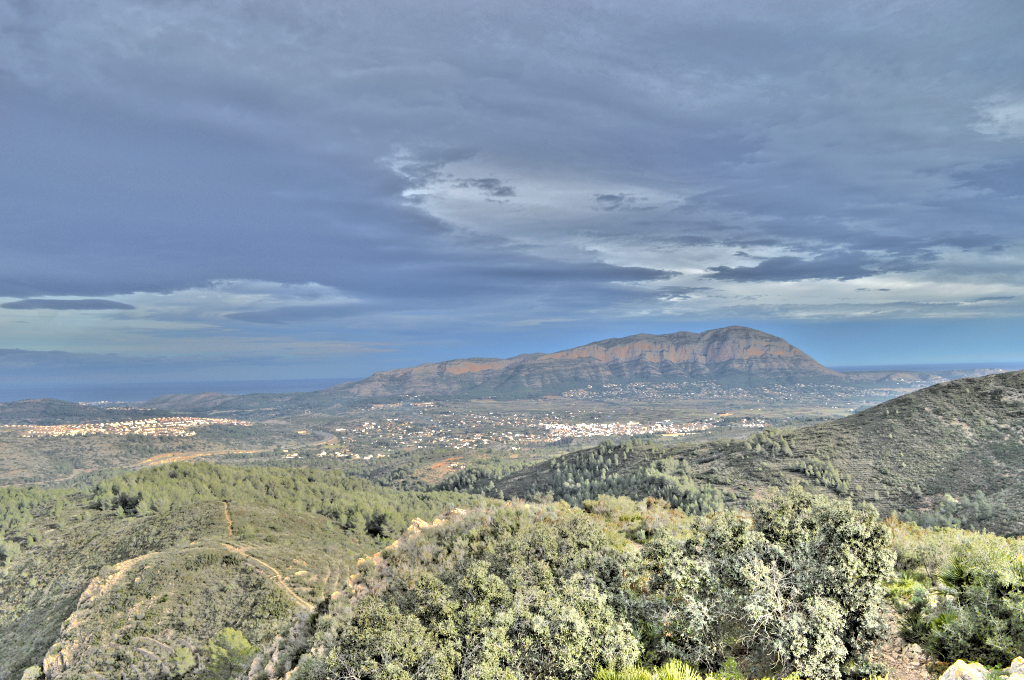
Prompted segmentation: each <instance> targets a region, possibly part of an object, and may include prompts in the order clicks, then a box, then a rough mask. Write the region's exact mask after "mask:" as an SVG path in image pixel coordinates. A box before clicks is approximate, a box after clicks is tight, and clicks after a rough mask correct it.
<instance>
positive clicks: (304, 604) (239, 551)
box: [221, 543, 316, 611]
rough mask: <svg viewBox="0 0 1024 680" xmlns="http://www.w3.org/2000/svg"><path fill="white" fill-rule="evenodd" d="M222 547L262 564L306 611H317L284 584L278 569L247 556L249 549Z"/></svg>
mask: <svg viewBox="0 0 1024 680" xmlns="http://www.w3.org/2000/svg"><path fill="white" fill-rule="evenodd" d="M221 545H222V546H224V547H225V548H227V549H228V550H230V551H231V552H236V553H238V554H239V555H241V556H242V557H244V558H246V559H247V560H252V561H253V562H256V563H258V564H261V565H263V566H264V567H266V568H267V569H269V570H270V571H272V572H274V576H276V577H277V582H278V583H279V584H280V586H281V587H282V588H284V589H285V590H286V591H287V592H288V594H289V595H291V596H292V597H293V598H295V601H296V602H298V603H299V604H301V605H302V606H303V607H305V608H306V609H308V610H310V611H313V610H314V609H316V607H314V606H313V605H312V604H310V603H309V602H306V601H305V600H304V599H302V598H301V597H300V596H299V594H298V593H296V592H295V591H294V590H292V589H291V586H289V585H288V584H287V583H285V582H284V577H283V576H281V572H279V571H278V570H277V569H274V568H273V567H272V566H270V565H269V564H267V563H266V562H264V561H263V560H261V559H259V558H257V557H253V556H252V555H248V554H246V552H245V551H246V550H249V548H245V547H243V548H236V547H235V546H233V545H228V544H227V543H221Z"/></svg>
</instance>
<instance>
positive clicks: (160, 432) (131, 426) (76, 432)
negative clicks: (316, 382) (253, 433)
mask: <svg viewBox="0 0 1024 680" xmlns="http://www.w3.org/2000/svg"><path fill="white" fill-rule="evenodd" d="M208 425H242V426H244V427H249V426H251V425H252V423H250V422H248V421H246V420H232V419H229V418H189V417H184V416H174V417H169V418H149V419H147V420H126V421H121V422H113V423H79V424H75V425H34V426H32V427H29V428H26V427H25V426H23V425H0V427H4V428H16V429H18V430H24V432H21V433H20V435H19V436H22V437H77V436H82V435H90V434H113V435H121V436H125V435H130V434H134V435H142V436H144V437H194V436H195V435H196V432H195V429H194V428H197V427H206V426H208Z"/></svg>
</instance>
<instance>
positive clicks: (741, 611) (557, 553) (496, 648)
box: [298, 490, 893, 680]
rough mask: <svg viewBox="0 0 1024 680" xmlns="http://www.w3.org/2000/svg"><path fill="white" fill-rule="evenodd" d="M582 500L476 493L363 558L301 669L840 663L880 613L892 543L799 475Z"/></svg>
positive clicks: (825, 670) (760, 671)
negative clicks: (769, 489)
mask: <svg viewBox="0 0 1024 680" xmlns="http://www.w3.org/2000/svg"><path fill="white" fill-rule="evenodd" d="M585 507H586V511H583V510H579V509H574V508H570V507H569V506H568V505H566V504H564V503H558V504H554V505H546V506H540V507H532V508H531V507H529V506H508V507H505V508H500V509H494V508H491V509H484V510H478V511H476V512H474V513H471V514H470V515H469V516H467V517H466V518H464V519H461V520H459V521H453V522H450V523H448V524H445V525H443V526H440V527H435V528H430V529H426V530H424V531H423V533H422V534H421V535H418V536H415V537H407V538H405V539H403V540H402V541H400V542H399V544H397V545H396V546H395V547H393V548H390V549H388V550H385V551H384V552H383V553H382V554H381V555H380V557H379V559H377V560H372V561H367V562H364V563H363V565H362V568H361V572H360V575H359V577H358V579H357V582H356V591H357V592H359V593H362V594H363V597H362V598H361V599H359V600H358V602H357V604H356V605H355V606H354V608H353V609H352V611H351V612H345V613H341V615H335V616H334V617H333V618H332V617H326V618H325V620H327V621H328V624H327V625H324V626H322V627H321V629H320V631H319V632H318V633H317V638H318V639H317V641H316V642H315V643H314V645H313V646H314V648H316V647H320V648H322V649H324V650H325V652H324V653H323V654H311V655H307V656H306V658H305V659H304V660H303V661H302V663H301V664H300V666H299V668H300V674H299V676H298V678H299V679H301V680H305V679H310V680H312V679H320V678H324V679H326V678H338V677H345V678H357V679H366V680H369V679H371V678H374V679H376V678H414V677H431V678H435V677H436V678H452V679H453V680H454V679H462V678H471V677H473V678H476V677H482V678H507V679H509V680H512V679H518V678H552V679H553V678H559V679H561V678H566V679H568V678H573V679H575V678H579V679H581V680H583V679H588V678H591V677H593V676H594V674H595V673H597V672H598V671H599V670H600V669H605V670H603V671H601V672H602V673H603V674H604V675H603V676H602V677H608V678H613V677H616V678H617V677H623V678H625V677H633V676H631V675H629V674H630V673H634V671H630V670H629V669H630V668H631V667H632V666H633V664H634V663H636V662H637V661H640V660H643V661H645V662H646V663H648V664H652V663H653V664H662V663H665V662H671V660H672V659H677V660H682V661H685V662H686V663H687V664H689V665H690V666H692V667H694V668H700V669H701V671H702V672H704V673H707V672H718V673H723V672H726V671H728V669H729V668H730V664H731V665H732V668H733V670H734V671H735V672H734V673H733V675H732V676H730V675H729V674H728V673H726V674H725V675H720V676H717V677H723V678H724V677H733V676H735V677H739V675H738V674H739V673H740V672H742V673H744V674H748V675H749V674H756V675H757V676H758V677H760V676H762V675H769V674H773V675H774V674H786V673H791V672H795V673H797V674H799V676H800V677H804V678H816V679H817V678H838V677H840V676H841V675H842V674H843V673H844V672H845V673H846V674H847V675H855V674H856V673H857V672H858V668H860V669H861V670H863V663H864V660H865V655H866V652H867V651H868V649H869V646H870V644H871V642H872V641H873V640H875V639H876V638H877V637H879V636H880V634H881V633H882V632H883V630H884V629H883V626H882V625H881V621H880V617H879V605H880V603H881V597H882V588H881V582H882V580H883V579H884V578H885V577H887V576H888V575H889V574H890V573H891V570H892V563H893V554H892V550H891V549H890V548H889V547H888V545H889V543H888V535H887V532H886V530H885V528H884V527H883V526H882V525H881V524H880V523H878V522H877V516H876V514H875V512H874V510H872V509H870V508H854V507H852V506H851V505H850V504H849V503H848V502H840V501H836V500H830V499H824V498H820V497H814V496H810V495H808V494H806V493H803V492H801V491H797V490H794V491H792V492H790V493H789V494H788V495H785V496H778V497H773V498H771V499H769V500H767V501H764V502H763V503H761V504H760V505H758V506H756V507H755V508H754V510H753V513H752V515H751V516H743V515H739V514H736V513H726V512H723V513H717V514H715V515H712V516H710V517H706V518H688V517H685V516H682V515H680V514H679V513H678V512H677V511H674V510H670V509H669V506H668V504H667V503H664V502H662V501H654V500H649V501H648V502H639V503H637V502H633V501H629V500H628V499H624V498H620V499H611V498H608V497H602V498H600V499H597V500H596V501H590V502H588V503H586V506H585ZM628 540H634V541H640V542H644V543H645V545H643V547H642V549H641V550H640V551H639V552H638V551H637V550H636V548H635V547H631V546H635V544H631V543H629V542H628ZM671 667H672V668H675V669H676V670H677V671H679V672H683V671H682V670H680V669H682V668H683V666H681V665H679V664H678V663H676V664H675V665H673V666H671ZM665 668H668V667H665ZM634 670H635V669H634ZM636 672H639V671H636ZM673 672H675V671H673ZM616 673H619V674H618V675H616ZM659 673H660V674H659V675H658V677H665V678H669V677H675V676H672V675H671V674H669V675H665V674H664V673H661V671H659ZM665 673H668V671H665ZM636 677H640V676H636ZM646 677H650V675H649V674H648V676H646Z"/></svg>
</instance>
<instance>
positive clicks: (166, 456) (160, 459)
mask: <svg viewBox="0 0 1024 680" xmlns="http://www.w3.org/2000/svg"><path fill="white" fill-rule="evenodd" d="M260 451H261V449H256V450H254V451H196V452H190V451H189V452H186V451H180V452H178V453H161V454H160V455H158V456H153V457H152V458H147V459H146V460H144V461H142V462H141V463H136V464H135V465H134V466H133V467H147V466H149V465H164V464H166V463H183V462H187V461H191V460H195V459H196V458H203V457H205V456H223V455H225V454H228V453H260Z"/></svg>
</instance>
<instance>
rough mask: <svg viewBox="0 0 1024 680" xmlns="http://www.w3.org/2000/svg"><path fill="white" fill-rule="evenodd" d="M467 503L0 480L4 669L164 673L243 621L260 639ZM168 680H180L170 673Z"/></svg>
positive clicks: (278, 473) (348, 486)
mask: <svg viewBox="0 0 1024 680" xmlns="http://www.w3.org/2000/svg"><path fill="white" fill-rule="evenodd" d="M475 502H479V501H478V500H477V501H474V499H472V498H467V497H465V496H459V495H456V494H447V493H418V494H414V493H406V492H398V491H393V490H390V489H385V488H383V487H380V486H377V485H375V484H373V483H371V482H367V481H365V480H358V479H353V478H349V477H346V476H344V475H342V474H339V473H330V472H328V473H324V472H318V471H309V470H282V469H272V468H226V467H221V466H216V465H210V464H196V465H192V464H174V465H168V466H164V467H159V468H154V469H151V470H146V471H144V472H139V473H133V474H129V475H124V476H121V477H117V478H114V479H111V480H107V481H104V482H101V483H100V484H98V485H97V486H96V487H95V489H93V490H92V491H90V492H88V493H86V492H72V491H67V490H49V491H39V490H34V489H4V490H2V492H0V529H2V530H3V532H4V535H3V538H4V542H3V544H2V545H3V547H2V552H3V555H2V560H0V561H2V564H3V567H2V569H0V678H10V677H20V673H21V670H22V669H23V668H25V667H28V666H33V665H45V668H46V670H47V673H48V676H49V677H51V678H54V677H69V678H70V677H81V676H85V675H88V674H90V673H99V674H100V676H103V677H113V676H115V675H119V674H120V673H121V672H122V671H125V670H126V669H132V670H131V672H130V673H129V674H130V675H132V676H133V677H135V676H137V677H157V676H159V675H160V674H161V673H162V672H163V671H164V670H166V669H171V668H172V667H173V666H174V663H175V655H176V654H177V655H178V657H177V658H178V659H179V660H180V659H181V658H183V657H184V656H185V653H184V650H187V651H188V653H189V654H191V655H192V656H193V658H194V659H195V661H196V662H197V663H199V664H203V663H205V662H206V661H207V660H208V659H207V658H206V656H204V655H206V654H207V647H206V645H207V642H208V641H209V640H210V639H211V638H212V637H214V636H215V635H217V634H218V633H220V632H221V631H222V630H223V629H225V628H229V627H230V628H234V629H237V630H239V631H241V632H242V634H243V635H244V636H245V637H246V638H247V639H248V640H249V641H250V642H251V643H253V644H254V645H259V646H262V645H264V644H266V643H267V642H269V641H270V640H271V639H272V638H273V637H274V635H276V634H280V633H284V632H286V631H287V630H288V629H289V628H290V627H291V626H292V625H293V624H294V621H295V617H296V615H297V614H301V613H303V612H309V611H312V610H313V609H315V608H316V607H317V606H319V605H320V603H322V602H323V601H325V600H329V599H330V598H331V596H332V594H334V593H336V592H339V591H344V590H345V583H346V582H347V579H348V577H349V576H350V575H352V574H354V573H355V567H356V561H357V560H358V559H359V558H361V557H363V556H365V555H368V554H371V553H373V552H375V551H378V550H380V549H381V547H382V546H384V545H386V544H387V543H389V542H390V541H391V540H393V537H395V536H397V535H398V534H399V533H400V532H401V531H402V530H403V529H404V528H405V527H407V526H408V525H409V522H410V521H411V520H412V519H413V518H414V517H416V516H423V517H427V518H430V517H434V516H436V515H438V514H440V513H442V512H444V511H445V510H446V509H448V508H449V507H452V506H454V505H456V504H457V505H460V506H467V505H472V504H474V503H475ZM172 674H173V673H172Z"/></svg>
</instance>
